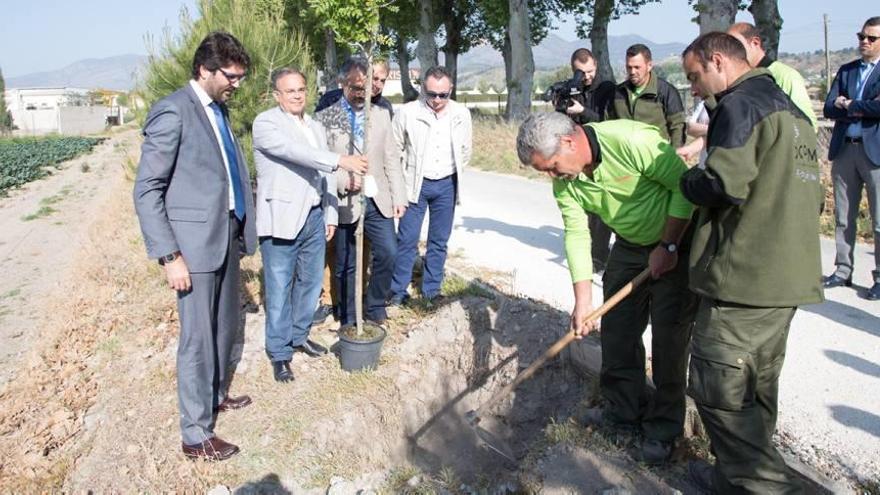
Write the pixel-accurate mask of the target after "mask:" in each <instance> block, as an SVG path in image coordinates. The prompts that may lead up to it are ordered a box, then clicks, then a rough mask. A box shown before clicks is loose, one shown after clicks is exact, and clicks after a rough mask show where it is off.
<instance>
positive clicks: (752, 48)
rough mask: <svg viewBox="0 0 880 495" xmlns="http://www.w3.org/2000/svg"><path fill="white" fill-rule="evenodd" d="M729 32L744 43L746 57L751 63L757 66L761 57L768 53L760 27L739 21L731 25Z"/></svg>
mask: <svg viewBox="0 0 880 495" xmlns="http://www.w3.org/2000/svg"><path fill="white" fill-rule="evenodd" d="M727 34H729V35H731V36H733V37H734V38H736V39H737V40H739V42H740V43H742V45H743V46H744V47H745V49H746V58H747V59H748V61H749V65H750V66H752V67H757V66H758V64H759V63H760V62H761V59H763V58H764V56H765V55H766V52H765V51H764V43H763V42H762V41H761V32H760V31H758V28H756V27H755V25H754V24H750V23H748V22H737V23H736V24H734V25H732V26H730V28H729V29H728V30H727Z"/></svg>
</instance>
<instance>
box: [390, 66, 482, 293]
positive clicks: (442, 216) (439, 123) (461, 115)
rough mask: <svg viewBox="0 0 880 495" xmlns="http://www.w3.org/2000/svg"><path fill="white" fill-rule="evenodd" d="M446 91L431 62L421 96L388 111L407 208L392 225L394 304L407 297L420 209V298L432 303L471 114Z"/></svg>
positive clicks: (467, 153)
mask: <svg viewBox="0 0 880 495" xmlns="http://www.w3.org/2000/svg"><path fill="white" fill-rule="evenodd" d="M451 92H452V77H451V75H450V73H449V71H447V70H446V68H444V67H441V66H437V67H431V68H430V69H428V70H426V71H425V73H424V74H423V76H422V94H421V97H420V98H419V99H418V100H416V101H411V102H409V103H407V104H406V105H404V106H403V107H402V108H401V109H400V111H398V112H397V113H396V114H395V115H394V121H393V123H392V126H391V127H392V134H393V139H394V143H393V145H394V151H395V152H396V153H400V154H402V155H403V160H404V162H403V167H404V168H403V177H404V181H405V184H406V195H407V200H408V201H409V207H408V208H407V210H406V213H404V215H403V217H402V218H401V219H400V224H399V226H398V233H397V260H396V261H395V263H394V275H393V277H392V280H391V304H392V305H400V304H402V303H403V302H404V301H405V300H406V299H407V297H408V296H407V287H409V284H410V281H411V280H412V270H413V265H414V263H415V260H416V256H417V255H418V242H419V235H420V233H421V230H422V222H423V221H424V218H425V213H426V212H429V214H430V216H429V219H428V249H427V252H426V253H425V265H424V275H423V278H422V287H421V289H422V297H424V298H426V300H428V301H429V302H432V303H436V302H437V298H438V297H439V296H440V285H441V283H442V282H443V267H444V265H445V263H446V245H447V242H448V241H449V235H450V234H451V233H452V220H453V216H454V214H455V205H456V203H458V200H459V186H460V184H459V181H460V180H461V177H462V170H463V169H464V168H465V167H467V165H468V163H469V162H470V159H471V135H472V131H471V114H470V111H469V110H468V109H467V107H465V106H464V105H461V104H459V103H457V102H455V101H451V100H450V99H449V95H450V93H451Z"/></svg>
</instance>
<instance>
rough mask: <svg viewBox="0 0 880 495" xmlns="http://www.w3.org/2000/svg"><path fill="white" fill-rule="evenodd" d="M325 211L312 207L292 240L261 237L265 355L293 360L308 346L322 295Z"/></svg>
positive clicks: (278, 359) (274, 359)
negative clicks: (298, 350)
mask: <svg viewBox="0 0 880 495" xmlns="http://www.w3.org/2000/svg"><path fill="white" fill-rule="evenodd" d="M324 230H325V227H324V212H323V210H322V209H321V208H320V207H315V208H312V210H311V211H310V212H309V215H308V217H307V218H306V223H305V225H303V227H302V230H300V231H299V234H297V236H296V238H295V239H293V240H288V239H279V238H277V237H261V238H260V252H261V253H262V255H263V280H264V284H265V292H266V293H265V296H266V353H267V354H268V355H269V359H271V360H272V361H290V359H291V358H292V357H293V349H294V347H297V346H299V345H302V344H303V343H305V341H306V339H307V338H308V336H309V330H310V328H311V326H312V317H313V316H314V313H315V306H317V304H318V295H319V294H320V292H321V281H322V279H323V270H324V249H325V239H324Z"/></svg>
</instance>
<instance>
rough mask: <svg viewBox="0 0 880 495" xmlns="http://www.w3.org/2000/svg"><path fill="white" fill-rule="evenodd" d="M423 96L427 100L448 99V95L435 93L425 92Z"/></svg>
mask: <svg viewBox="0 0 880 495" xmlns="http://www.w3.org/2000/svg"><path fill="white" fill-rule="evenodd" d="M425 96H426V97H427V98H428V99H429V100H433V99H434V98H440V99H441V100H445V99H447V98H449V93H435V92H433V91H425Z"/></svg>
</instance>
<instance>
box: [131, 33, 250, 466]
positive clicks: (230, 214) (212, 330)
mask: <svg viewBox="0 0 880 495" xmlns="http://www.w3.org/2000/svg"><path fill="white" fill-rule="evenodd" d="M249 65H250V58H249V57H248V54H247V52H246V51H245V49H244V47H243V46H242V45H241V43H240V42H239V41H238V40H237V39H235V37H233V36H232V35H230V34H228V33H224V32H213V33H210V34H209V35H208V36H207V37H205V39H204V40H202V42H201V44H200V45H199V47H198V49H197V50H196V53H195V56H194V57H193V63H192V79H191V80H190V81H189V83H188V84H186V85H185V86H184V87H183V88H181V89H180V90H178V91H176V92H174V93H172V94H171V95H169V96H167V97H165V98H163V99H161V100H159V101H158V102H156V103H155V104H154V105H153V107H152V108H151V109H150V113H149V115H147V120H146V123H145V124H144V144H143V147H142V148H141V160H140V164H139V165H138V172H137V179H136V180H135V186H134V204H135V209H136V210H137V215H138V219H139V220H140V225H141V231H142V232H143V236H144V242H145V244H146V247H147V254H148V255H149V257H150V258H153V259H157V260H158V261H159V264H160V265H162V268H163V269H164V271H165V277H166V278H167V280H168V285H169V286H170V288H171V289H173V290H174V291H175V293H176V295H177V308H178V313H179V317H180V338H179V343H178V347H177V394H178V407H179V408H180V430H181V436H182V440H183V442H182V450H183V454H184V455H185V456H186V457H189V458H201V459H206V460H224V459H227V458H229V457H231V456H233V455H235V454H236V453H238V451H239V449H238V447H237V446H235V445H233V444H231V443H228V442H225V441H223V440H222V439H220V438H219V437H218V436H216V435H215V434H214V423H215V418H216V416H215V414H217V413H220V412H224V411H229V410H232V409H240V408H242V407H245V406H247V405H248V404H250V403H251V399H250V398H249V397H248V396H246V395H243V396H240V397H231V396H229V395H228V392H229V390H228V387H229V383H230V376H229V358H230V354H231V351H232V343H233V341H234V337H235V334H236V332H237V330H238V325H239V323H240V320H239V308H240V304H239V256H240V255H241V254H242V253H247V254H253V253H254V250H255V249H256V230H255V228H254V221H255V217H254V203H253V195H252V194H251V186H250V183H251V181H250V177H249V176H248V169H247V162H246V161H245V159H244V155H243V154H242V152H241V148H240V147H239V145H238V143H237V141H236V140H235V138H234V136H233V135H232V132H231V122H230V120H229V116H228V110H227V108H226V101H227V100H228V99H229V97H230V96H232V94H233V93H235V91H236V90H237V89H238V86H239V84H240V83H241V81H242V79H243V78H244V76H245V73H246V71H247V69H248V66H249Z"/></svg>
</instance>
